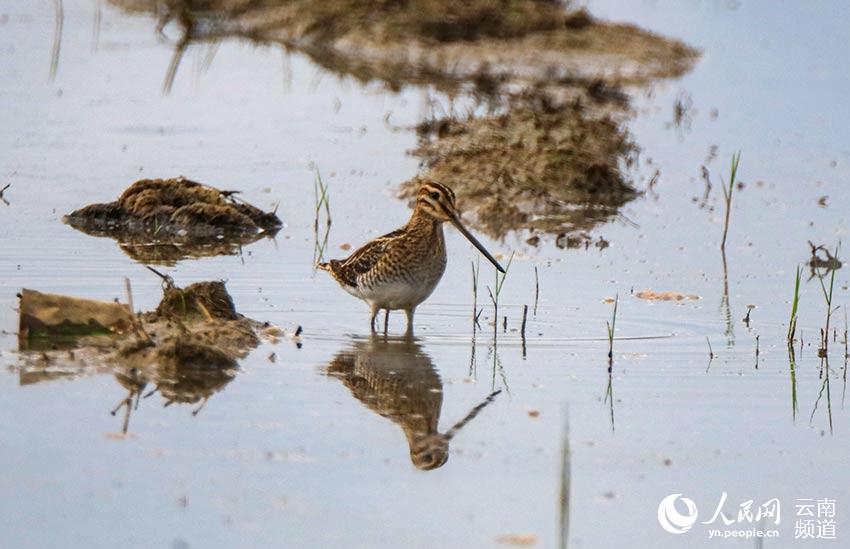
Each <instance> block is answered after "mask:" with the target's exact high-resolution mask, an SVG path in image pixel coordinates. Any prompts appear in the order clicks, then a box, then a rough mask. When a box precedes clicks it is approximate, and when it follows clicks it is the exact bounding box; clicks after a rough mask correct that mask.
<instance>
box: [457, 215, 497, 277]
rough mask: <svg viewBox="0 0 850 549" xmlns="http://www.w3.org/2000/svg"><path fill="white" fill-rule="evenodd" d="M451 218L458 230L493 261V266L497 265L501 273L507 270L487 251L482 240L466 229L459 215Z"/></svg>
mask: <svg viewBox="0 0 850 549" xmlns="http://www.w3.org/2000/svg"><path fill="white" fill-rule="evenodd" d="M451 220H452V225H454V226H455V227H457V230H459V231H460V234H462V235H463V236H465V237H466V239H467V240H469V241H470V242H472V245H473V246H475V247H476V248H478V251H479V252H481V253H482V254H484V257H486V258H487V259H489V260H490V263H492V264H493V266H495V267H496V268H497V269H499V272H501V273H504V272H505V270H504V269H503V268H502V266H501V265H499V262H498V261H496V258H495V257H493V256H492V255H490V252H488V251H487V249H486V248H485V247H484V245H483V244H481V243H480V242H478V239H477V238H475V237H474V236H472V233H470V232H469V231H467V230H466V227H464V226H463V224H462V223H461V222H460V220H459V219H458V218H457V216H454V215H453V216H451Z"/></svg>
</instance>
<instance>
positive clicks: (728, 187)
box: [720, 151, 741, 250]
mask: <svg viewBox="0 0 850 549" xmlns="http://www.w3.org/2000/svg"><path fill="white" fill-rule="evenodd" d="M740 161H741V151H738V152H736V153H735V154H733V155H732V173H731V175H730V177H729V183H728V184H726V182H725V181H724V182H723V187H722V189H723V201H724V202H725V203H726V217H725V218H724V220H723V240H722V241H721V242H720V249H721V250H725V249H726V234H727V233H728V232H729V214H730V213H731V211H732V192H733V191H734V190H735V177H736V176H737V175H738V164H739V163H740Z"/></svg>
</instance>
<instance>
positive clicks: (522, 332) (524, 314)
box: [519, 305, 528, 358]
mask: <svg viewBox="0 0 850 549" xmlns="http://www.w3.org/2000/svg"><path fill="white" fill-rule="evenodd" d="M527 319H528V305H523V306H522V325H521V326H520V328H519V334H520V336H521V337H522V357H523V358H525V323H526V320H527Z"/></svg>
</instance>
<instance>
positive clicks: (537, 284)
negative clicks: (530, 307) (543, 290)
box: [534, 265, 540, 316]
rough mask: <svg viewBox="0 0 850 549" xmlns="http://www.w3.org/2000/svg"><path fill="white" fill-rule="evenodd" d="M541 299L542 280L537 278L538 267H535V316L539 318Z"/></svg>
mask: <svg viewBox="0 0 850 549" xmlns="http://www.w3.org/2000/svg"><path fill="white" fill-rule="evenodd" d="M539 299H540V279H539V278H538V276H537V265H535V266H534V316H537V301H538V300H539Z"/></svg>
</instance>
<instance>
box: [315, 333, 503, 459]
mask: <svg viewBox="0 0 850 549" xmlns="http://www.w3.org/2000/svg"><path fill="white" fill-rule="evenodd" d="M325 371H326V373H327V374H328V375H331V376H334V377H337V378H339V379H340V380H342V382H343V383H344V384H345V386H346V387H348V389H349V390H350V391H351V394H352V395H354V397H355V398H356V399H357V400H359V401H360V402H362V403H363V404H365V405H366V407H367V408H369V409H370V410H372V411H373V412H376V413H377V414H379V415H381V416H383V417H386V418H388V419H390V420H392V421H393V422H394V423H396V424H398V425H399V426H400V427H401V428H402V430H403V431H404V434H405V436H406V437H407V443H408V446H409V448H410V461H411V462H412V463H413V465H414V466H416V467H417V468H418V469H422V470H426V471H428V470H431V469H437V468H438V467H442V466H443V465H445V463H446V461H447V460H448V457H449V442H450V441H451V439H452V438H453V437H454V436H455V435H456V434H457V433H458V432H459V431H460V430H461V429H462V428H463V427H464V426H465V425H466V424H467V423H469V422H470V421H472V419H473V418H475V416H476V415H478V413H479V412H480V411H481V410H482V409H483V408H484V407H485V406H487V405H488V404H489V403H490V402H492V401H493V399H494V398H495V397H496V395H497V394H499V393H500V392H501V391H495V392H493V393H491V394H490V395H489V396H488V397H487V398H486V399H485V400H484V401H483V402H482V403H481V404H478V405H477V406H475V407H474V408H473V409H472V410H471V411H470V412H469V413H468V414H467V415H466V417H464V418H463V419H462V420H460V421H459V422H457V423H456V424H455V425H453V426H452V427H451V429H449V430H448V431H446V432H445V433H440V432H439V429H438V427H439V422H440V411H441V408H442V406H443V383H442V381H441V380H440V376H439V374H438V373H437V371H436V369H435V368H434V364H433V363H432V362H431V358H430V357H429V356H428V355H427V354H426V353H425V352H424V351H423V349H422V347H421V345H419V344H418V343H417V342H416V340H415V339H413V338H411V337H403V338H391V337H386V336H380V335H376V334H373V335H372V336H370V337H369V338H368V339H355V340H354V341H353V342H352V345H351V346H350V347H349V348H348V349H345V350H343V351H341V352H339V353H338V354H337V355H336V356H335V357H334V358H333V360H331V362H330V364H328V366H327V368H326V370H325Z"/></svg>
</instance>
